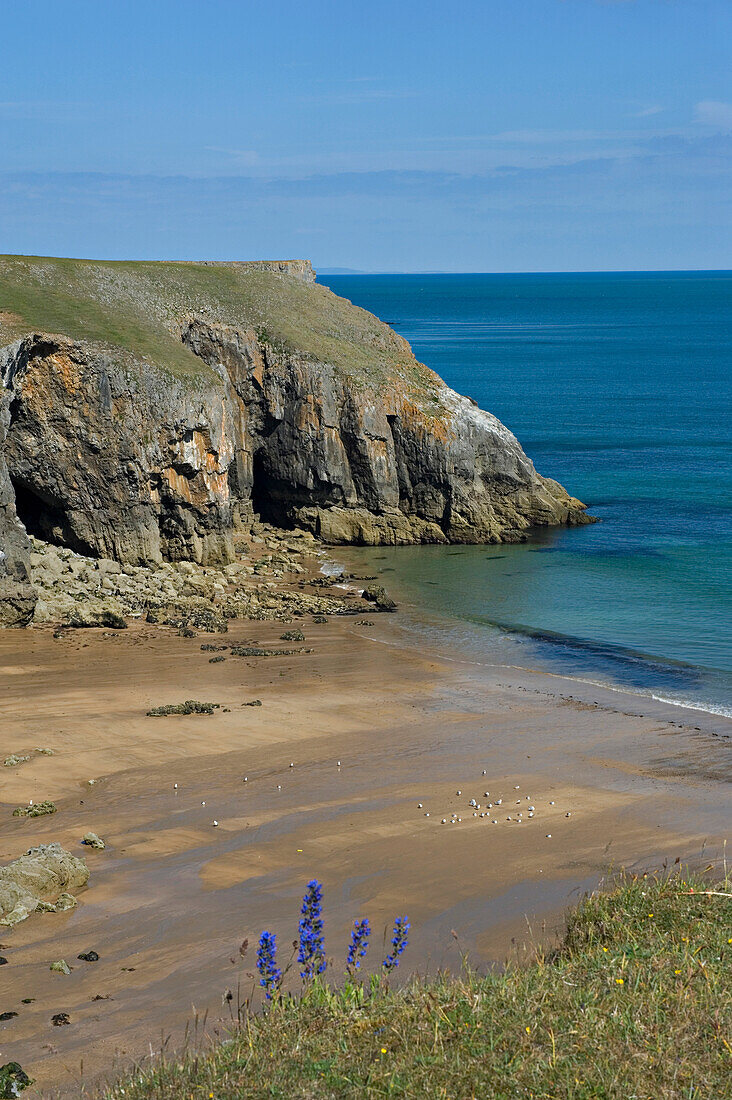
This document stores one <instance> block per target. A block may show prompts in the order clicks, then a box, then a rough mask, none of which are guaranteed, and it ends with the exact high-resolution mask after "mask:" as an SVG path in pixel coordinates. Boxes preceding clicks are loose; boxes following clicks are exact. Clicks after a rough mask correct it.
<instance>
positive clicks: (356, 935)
mask: <svg viewBox="0 0 732 1100" xmlns="http://www.w3.org/2000/svg"><path fill="white" fill-rule="evenodd" d="M370 935H371V926H370V924H369V919H368V917H364V918H363V920H357V921H354V922H353V931H352V932H351V942H350V944H349V945H348V955H347V957H346V967H347V968H348V969H349V970H358V968H359V967H360V965H361V959H362V958H363V957H364V955H365V954H366V950H367V948H368V945H369V936H370Z"/></svg>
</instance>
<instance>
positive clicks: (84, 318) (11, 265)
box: [0, 256, 436, 402]
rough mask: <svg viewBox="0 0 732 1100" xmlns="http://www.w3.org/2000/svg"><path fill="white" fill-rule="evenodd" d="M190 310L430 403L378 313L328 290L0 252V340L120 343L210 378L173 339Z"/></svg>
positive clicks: (246, 276)
mask: <svg viewBox="0 0 732 1100" xmlns="http://www.w3.org/2000/svg"><path fill="white" fill-rule="evenodd" d="M191 314H195V315H198V316H202V317H204V318H205V319H206V320H209V321H215V322H220V323H224V324H228V325H232V326H234V327H240V328H248V327H251V328H254V329H255V330H256V332H257V333H258V335H259V336H260V339H261V340H262V341H263V342H265V343H267V344H269V345H270V346H271V347H273V348H274V349H275V350H282V351H284V352H288V353H291V354H292V353H295V354H297V355H299V356H301V357H303V358H306V359H309V360H314V361H318V362H322V363H330V364H332V365H333V366H334V367H336V368H337V369H338V370H340V371H342V372H343V373H344V374H346V375H348V376H349V377H350V378H352V379H353V380H355V381H357V382H358V381H360V382H362V383H363V384H366V385H372V386H373V387H375V388H378V387H379V386H381V385H383V384H384V383H385V382H386V381H387V380H389V379H396V380H398V381H401V383H402V384H403V385H404V386H405V387H406V388H407V389H408V390H410V391H411V392H412V393H413V394H414V395H415V397H417V398H418V399H419V400H420V401H422V402H424V401H425V400H434V395H435V390H436V386H435V381H434V376H433V375H432V372H431V371H429V370H428V369H427V368H426V367H423V366H422V365H421V364H419V363H417V361H416V360H415V358H414V356H413V355H412V354H411V352H410V351H409V349H408V348H407V346H406V345H405V344H404V342H403V341H401V340H400V339H399V337H397V336H396V334H395V333H393V332H392V330H391V329H389V328H388V326H387V325H384V324H383V323H382V322H381V321H379V320H378V319H377V318H376V317H373V316H372V315H371V314H370V313H367V312H366V311H365V310H362V309H360V308H358V307H357V306H354V305H352V303H350V302H348V301H346V300H345V299H343V298H339V297H337V296H336V295H335V294H333V293H332V292H331V291H329V290H328V289H327V288H326V287H323V286H319V285H317V284H316V285H313V284H306V283H303V282H300V281H299V280H298V279H295V278H293V277H291V276H283V275H277V274H274V273H272V272H268V271H263V270H252V269H247V268H245V267H243V266H237V265H235V264H231V265H226V264H221V265H219V264H216V265H207V264H202V263H201V264H196V263H163V262H161V263H157V262H148V261H99V260H70V259H57V258H52V257H51V258H48V257H36V256H0V346H2V345H3V344H5V343H7V342H9V341H10V340H14V339H16V338H17V337H18V336H22V335H24V334H26V333H28V332H31V331H40V332H48V333H54V334H63V335H66V336H69V337H71V338H72V339H76V340H86V341H90V342H92V343H95V344H100V345H103V346H106V347H111V348H117V347H118V348H122V349H124V351H125V352H128V353H130V354H131V355H132V356H133V357H134V358H135V359H137V360H143V361H148V362H150V363H152V364H155V365H157V366H159V367H162V368H164V369H167V370H170V371H172V372H173V373H174V374H175V375H176V376H178V377H182V378H187V377H195V376H196V375H201V374H203V375H204V376H205V375H207V374H208V368H207V367H205V366H204V364H202V363H201V361H200V360H198V359H197V358H196V357H195V356H194V355H193V354H192V353H191V352H190V351H188V350H187V349H186V348H185V347H184V346H183V344H182V343H181V340H180V329H181V325H182V323H183V322H184V320H185V318H186V317H187V316H189V315H191Z"/></svg>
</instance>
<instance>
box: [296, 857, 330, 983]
mask: <svg viewBox="0 0 732 1100" xmlns="http://www.w3.org/2000/svg"><path fill="white" fill-rule="evenodd" d="M298 932H299V950H298V953H297V961H298V962H299V964H300V977H301V978H302V979H303V981H309V980H310V979H311V978H314V977H315V975H316V974H322V973H323V971H324V970H325V940H324V937H323V887H322V886H321V885H320V883H319V882H318V880H317V879H312V881H311V882H309V883H308V885H307V889H306V891H305V897H304V898H303V899H302V909H301V910H300V924H299V925H298Z"/></svg>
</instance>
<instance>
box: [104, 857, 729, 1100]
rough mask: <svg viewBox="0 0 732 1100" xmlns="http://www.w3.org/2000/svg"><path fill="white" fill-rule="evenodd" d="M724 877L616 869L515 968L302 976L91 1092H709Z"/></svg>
mask: <svg viewBox="0 0 732 1100" xmlns="http://www.w3.org/2000/svg"><path fill="white" fill-rule="evenodd" d="M730 888H731V886H730V883H729V881H726V882H725V883H723V884H721V885H718V886H716V887H710V883H709V882H708V881H705V880H703V879H701V878H699V877H693V876H692V877H685V876H684V875H683V874H677V875H673V876H671V877H662V878H661V877H659V878H653V877H649V878H645V877H641V878H626V879H624V880H622V881H620V882H619V883H618V884H617V885H616V886H615V887H614V888H613V889H610V890H609V891H607V892H605V893H598V894H596V895H593V896H592V897H590V898H587V899H586V900H584V901H583V902H582V903H581V904H580V905H579V907H578V908H577V909H576V910H575V911H574V912H573V913H572V914H571V915H570V917H569V920H568V924H567V930H566V934H565V937H564V940H563V942H562V944H561V946H560V947H559V948H558V949H557V950H556V951H555V952H553V953H552V954H551V955H549V956H547V957H543V956H541V955H539V956H538V957H537V958H536V960H535V961H534V962H532V963H531V964H530V965H527V966H509V968H508V969H507V970H506V971H505V972H504V973H501V974H497V973H496V974H491V975H489V976H487V977H479V976H477V975H476V974H474V973H472V972H469V971H467V970H466V972H465V974H464V975H463V976H462V977H460V978H452V977H448V976H444V977H439V978H437V979H434V980H432V981H427V982H422V981H420V982H414V983H412V984H411V985H410V986H409V987H408V988H406V989H404V990H401V991H398V992H397V991H395V992H391V991H390V990H389V989H388V987H387V986H386V985H379V984H378V983H377V984H376V985H375V986H374V987H373V988H372V989H371V990H369V989H368V987H367V990H366V992H365V993H364V992H363V991H362V990H361V989H360V988H358V987H355V988H354V987H346V988H345V989H343V990H341V991H339V992H334V991H331V990H328V989H327V988H325V987H323V986H320V987H316V988H314V989H312V990H311V991H310V992H308V993H307V994H306V995H305V996H304V997H303V998H301V999H297V1000H296V999H289V998H288V999H285V1000H283V1001H282V1003H280V1004H275V1005H274V1006H273V1007H272V1008H271V1009H270V1010H269V1011H267V1012H265V1013H263V1014H261V1015H257V1016H249V1017H247V1018H246V1020H245V1021H244V1023H243V1024H242V1025H241V1027H240V1029H239V1030H238V1031H235V1032H234V1033H233V1034H232V1037H231V1039H230V1040H229V1041H227V1042H224V1043H222V1044H221V1045H218V1046H216V1047H214V1048H213V1050H211V1052H210V1053H208V1054H205V1055H198V1056H195V1055H193V1054H191V1055H189V1056H187V1057H185V1058H183V1059H181V1060H168V1061H159V1062H157V1063H156V1064H155V1065H154V1068H152V1069H149V1068H148V1069H143V1070H141V1071H139V1072H137V1073H135V1074H133V1075H131V1076H130V1077H129V1079H127V1080H125V1081H123V1082H121V1083H119V1084H118V1085H117V1086H116V1087H114V1088H112V1089H110V1090H109V1091H107V1092H106V1093H105V1094H104V1095H105V1100H122V1098H123V1097H124V1100H153V1098H155V1100H174V1098H175V1100H179V1098H183V1097H185V1098H191V1100H210V1098H211V1097H213V1098H214V1100H244V1098H248V1097H251V1098H254V1097H262V1098H264V1097H281V1098H282V1100H285V1098H288V1100H291V1098H293V1100H294V1098H306V1097H307V1098H308V1100H319V1098H323V1100H325V1098H331V1097H338V1098H341V1097H343V1098H353V1100H357V1098H358V1100H360V1098H363V1097H386V1096H399V1097H409V1098H414V1100H418V1098H419V1100H424V1098H431V1097H442V1098H445V1100H446V1098H452V1100H463V1098H468V1097H476V1098H479V1100H509V1098H510V1100H519V1098H521V1100H529V1098H532V1097H533V1098H537V1100H538V1098H543V1100H549V1098H552V1100H631V1098H636V1100H672V1098H673V1100H682V1098H685V1100H701V1098H707V1100H721V1098H722V1097H728V1096H730V1095H732V1088H731V1087H730V1084H731V1082H732V982H731V977H732V900H731V899H730ZM705 889H706V890H708V889H716V890H718V891H720V892H721V894H719V893H718V894H711V895H700V894H699V893H698V892H699V891H701V890H705ZM690 890H694V891H696V893H689V891H690ZM721 895H724V896H721Z"/></svg>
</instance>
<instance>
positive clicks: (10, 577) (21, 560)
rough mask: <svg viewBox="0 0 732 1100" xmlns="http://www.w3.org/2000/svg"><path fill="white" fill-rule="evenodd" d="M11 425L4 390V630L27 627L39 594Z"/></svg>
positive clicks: (0, 426)
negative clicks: (12, 468) (12, 471)
mask: <svg viewBox="0 0 732 1100" xmlns="http://www.w3.org/2000/svg"><path fill="white" fill-rule="evenodd" d="M9 424H10V394H9V393H5V392H3V391H2V390H0V626H25V625H26V623H28V622H29V621H30V620H31V618H32V617H33V609H34V608H35V605H36V594H35V592H34V591H33V588H32V587H31V584H30V544H29V541H28V536H27V534H26V532H25V530H24V528H23V526H22V525H21V523H20V521H19V520H18V517H17V514H16V511H15V494H14V492H13V486H12V484H11V481H10V477H9V475H8V467H7V463H6V461H5V455H4V452H3V444H4V442H5V437H6V434H7V430H8V426H9Z"/></svg>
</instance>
